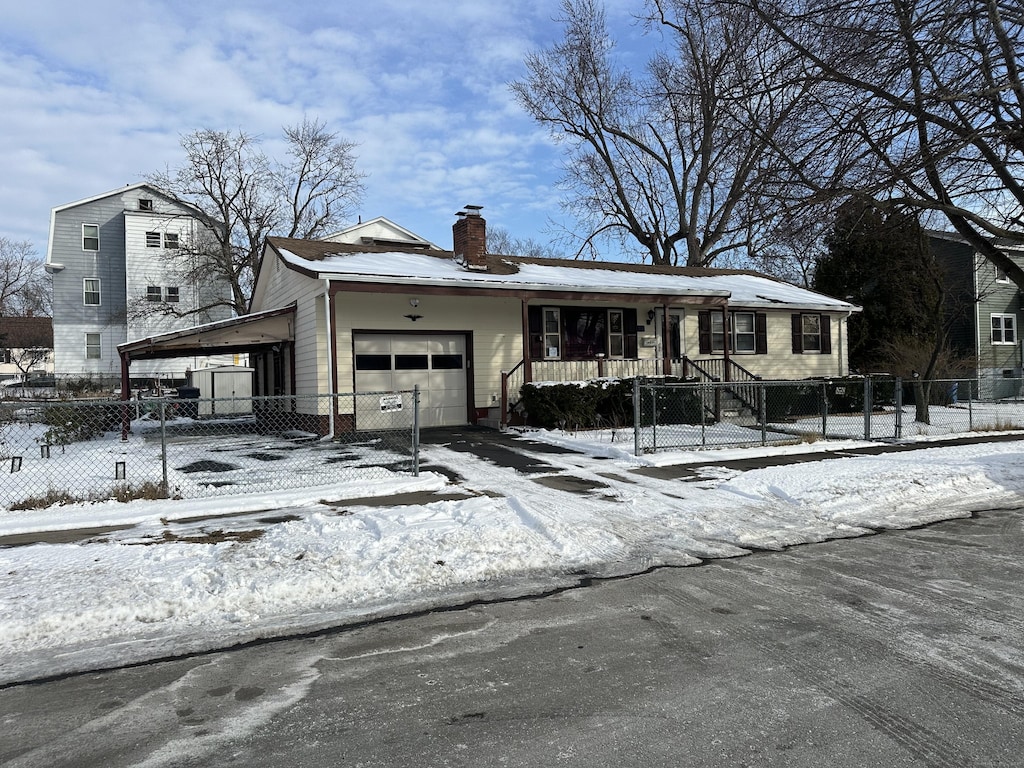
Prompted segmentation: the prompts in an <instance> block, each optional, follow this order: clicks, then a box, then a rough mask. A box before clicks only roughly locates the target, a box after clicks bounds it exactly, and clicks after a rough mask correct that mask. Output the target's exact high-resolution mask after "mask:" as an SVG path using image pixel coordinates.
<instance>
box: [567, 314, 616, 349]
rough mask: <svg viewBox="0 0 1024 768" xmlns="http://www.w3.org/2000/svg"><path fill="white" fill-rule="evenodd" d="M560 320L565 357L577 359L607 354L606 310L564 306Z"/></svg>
mask: <svg viewBox="0 0 1024 768" xmlns="http://www.w3.org/2000/svg"><path fill="white" fill-rule="evenodd" d="M562 320H563V322H564V325H565V354H564V358H565V359H567V360H578V359H581V358H582V359H586V358H592V357H597V356H599V355H605V354H607V350H606V349H605V340H606V336H605V334H606V331H607V325H608V312H607V310H604V309H587V308H585V307H564V308H563V309H562Z"/></svg>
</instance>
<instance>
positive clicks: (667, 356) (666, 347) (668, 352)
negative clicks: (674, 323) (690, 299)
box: [661, 301, 672, 376]
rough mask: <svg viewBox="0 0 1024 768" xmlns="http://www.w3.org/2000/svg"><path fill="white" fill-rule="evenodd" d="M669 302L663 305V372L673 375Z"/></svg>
mask: <svg viewBox="0 0 1024 768" xmlns="http://www.w3.org/2000/svg"><path fill="white" fill-rule="evenodd" d="M668 307H669V304H668V302H667V301H666V302H664V303H663V304H662V305H661V372H662V373H663V374H665V375H666V376H671V375H672V339H671V338H670V337H669V326H670V323H669V321H668Z"/></svg>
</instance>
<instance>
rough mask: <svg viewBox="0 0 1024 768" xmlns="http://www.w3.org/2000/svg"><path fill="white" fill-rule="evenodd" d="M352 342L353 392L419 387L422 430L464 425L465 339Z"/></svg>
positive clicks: (362, 338) (372, 337) (376, 337)
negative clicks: (353, 364) (353, 361)
mask: <svg viewBox="0 0 1024 768" xmlns="http://www.w3.org/2000/svg"><path fill="white" fill-rule="evenodd" d="M354 341H355V350H354V351H355V369H356V380H355V385H356V392H396V391H402V390H411V389H412V388H413V387H414V386H416V385H419V388H420V426H422V427H441V426H447V425H455V424H465V423H466V422H467V421H468V419H467V405H466V402H467V392H466V337H465V336H461V335H429V336H428V335H423V336H420V335H390V334H369V333H367V334H357V335H356V336H355V340H354ZM357 415H358V414H357ZM367 426H368V425H363V426H360V425H358V424H357V427H358V428H361V429H362V428H366V427H367Z"/></svg>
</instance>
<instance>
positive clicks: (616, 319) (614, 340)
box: [608, 309, 626, 357]
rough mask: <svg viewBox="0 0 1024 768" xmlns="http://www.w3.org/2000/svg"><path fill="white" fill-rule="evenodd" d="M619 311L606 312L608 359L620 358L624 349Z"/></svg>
mask: <svg viewBox="0 0 1024 768" xmlns="http://www.w3.org/2000/svg"><path fill="white" fill-rule="evenodd" d="M624 329H625V322H624V320H623V317H622V310H621V309H609V310H608V357H622V356H623V353H624V351H625V349H626V345H625V335H624V333H623V331H624Z"/></svg>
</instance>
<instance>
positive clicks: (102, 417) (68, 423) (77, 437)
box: [43, 401, 125, 445]
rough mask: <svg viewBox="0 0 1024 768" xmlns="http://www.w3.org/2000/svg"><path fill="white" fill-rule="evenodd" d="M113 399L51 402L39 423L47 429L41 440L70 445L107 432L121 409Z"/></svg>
mask: <svg viewBox="0 0 1024 768" xmlns="http://www.w3.org/2000/svg"><path fill="white" fill-rule="evenodd" d="M124 407H125V406H124V405H122V404H121V403H116V402H110V401H107V402H98V403H54V404H53V405H48V406H46V407H45V408H44V409H43V423H44V424H47V425H49V427H50V428H49V429H47V430H46V432H45V433H44V434H43V439H44V440H45V441H46V442H47V443H50V444H51V445H70V444H71V443H77V442H80V441H82V440H91V439H92V438H94V437H99V436H100V435H102V434H103V433H104V432H111V431H114V430H116V429H118V427H119V426H120V424H121V410H122V408H124Z"/></svg>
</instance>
